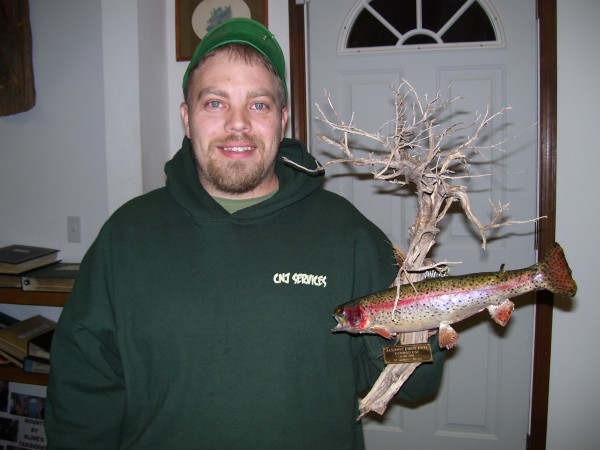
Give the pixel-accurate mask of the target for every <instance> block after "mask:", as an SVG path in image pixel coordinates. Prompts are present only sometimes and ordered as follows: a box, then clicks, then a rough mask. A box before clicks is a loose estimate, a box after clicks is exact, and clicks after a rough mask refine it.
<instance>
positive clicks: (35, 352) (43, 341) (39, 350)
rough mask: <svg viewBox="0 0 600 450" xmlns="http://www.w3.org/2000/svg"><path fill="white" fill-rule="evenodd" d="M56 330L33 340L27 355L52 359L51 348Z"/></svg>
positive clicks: (28, 345)
mask: <svg viewBox="0 0 600 450" xmlns="http://www.w3.org/2000/svg"><path fill="white" fill-rule="evenodd" d="M52 336H54V328H52V329H50V330H48V331H46V332H45V333H42V334H40V335H39V336H36V337H34V338H31V339H30V340H29V342H28V344H27V354H28V355H29V356H34V357H36V358H43V359H46V360H49V359H50V347H51V346H52Z"/></svg>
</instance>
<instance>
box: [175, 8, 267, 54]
mask: <svg viewBox="0 0 600 450" xmlns="http://www.w3.org/2000/svg"><path fill="white" fill-rule="evenodd" d="M267 3H268V0H175V42H176V47H177V49H176V50H177V61H189V60H190V59H192V54H193V53H194V50H195V49H196V46H197V45H198V44H199V43H200V40H201V39H202V38H203V37H204V35H205V34H206V33H208V32H209V31H210V30H211V29H213V28H214V27H216V26H217V25H219V24H220V23H222V22H225V21H226V20H228V19H232V18H234V17H248V18H250V19H254V20H256V21H258V22H261V23H262V24H263V25H265V26H268V22H267V19H268V14H267Z"/></svg>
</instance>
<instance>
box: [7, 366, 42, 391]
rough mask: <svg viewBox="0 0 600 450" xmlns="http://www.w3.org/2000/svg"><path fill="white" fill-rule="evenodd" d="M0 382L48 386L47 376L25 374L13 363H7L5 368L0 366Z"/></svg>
mask: <svg viewBox="0 0 600 450" xmlns="http://www.w3.org/2000/svg"><path fill="white" fill-rule="evenodd" d="M0 380H6V381H14V382H17V383H26V384H40V385H44V386H45V385H47V384H48V375H46V374H44V373H31V372H25V371H24V370H23V369H21V368H20V367H18V366H15V365H14V364H13V363H9V364H6V365H5V366H0Z"/></svg>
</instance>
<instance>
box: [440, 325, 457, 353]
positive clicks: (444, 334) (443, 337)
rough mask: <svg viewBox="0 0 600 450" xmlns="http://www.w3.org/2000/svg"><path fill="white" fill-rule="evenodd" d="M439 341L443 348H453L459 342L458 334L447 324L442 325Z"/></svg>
mask: <svg viewBox="0 0 600 450" xmlns="http://www.w3.org/2000/svg"><path fill="white" fill-rule="evenodd" d="M439 341H440V347H441V348H444V347H446V348H452V347H454V346H455V345H456V342H457V341H458V333H457V332H456V330H455V329H454V328H452V327H451V326H450V325H448V324H447V323H441V324H440V336H439Z"/></svg>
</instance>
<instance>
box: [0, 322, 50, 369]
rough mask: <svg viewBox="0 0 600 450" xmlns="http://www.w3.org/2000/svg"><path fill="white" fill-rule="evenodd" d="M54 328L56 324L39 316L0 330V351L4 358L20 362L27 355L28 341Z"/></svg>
mask: <svg viewBox="0 0 600 450" xmlns="http://www.w3.org/2000/svg"><path fill="white" fill-rule="evenodd" d="M55 327H56V322H54V321H53V320H50V319H48V318H46V317H44V316H41V315H39V314H38V315H37V316H33V317H30V318H29V319H25V320H22V321H20V322H17V323H15V324H13V325H10V326H8V327H6V328H3V329H1V330H0V350H2V351H3V354H4V356H8V355H10V356H12V357H14V358H15V359H17V360H19V361H21V362H22V361H23V360H24V359H25V357H26V356H27V355H28V347H29V341H30V340H31V339H33V338H34V337H36V336H39V335H40V334H43V333H45V332H47V331H49V330H52V329H54V328H55ZM9 359H10V358H9ZM11 360H12V359H11ZM13 362H14V361H13Z"/></svg>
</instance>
